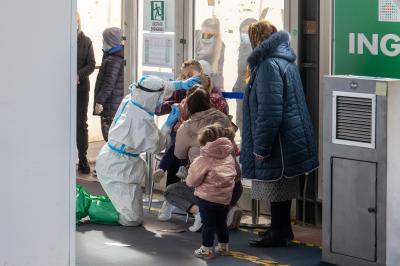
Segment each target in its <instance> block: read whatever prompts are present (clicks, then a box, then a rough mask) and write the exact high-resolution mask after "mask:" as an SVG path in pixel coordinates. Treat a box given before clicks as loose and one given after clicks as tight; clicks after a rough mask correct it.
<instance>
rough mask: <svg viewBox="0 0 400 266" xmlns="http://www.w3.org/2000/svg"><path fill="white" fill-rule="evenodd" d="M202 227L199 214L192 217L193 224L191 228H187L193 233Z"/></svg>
mask: <svg viewBox="0 0 400 266" xmlns="http://www.w3.org/2000/svg"><path fill="white" fill-rule="evenodd" d="M202 226H203V223H202V222H201V216H200V212H199V213H197V214H196V215H195V216H194V223H193V225H192V226H190V227H189V231H190V232H193V233H195V232H198V231H199V230H200V229H201V227H202Z"/></svg>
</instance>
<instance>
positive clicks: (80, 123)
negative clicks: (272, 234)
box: [76, 15, 96, 174]
mask: <svg viewBox="0 0 400 266" xmlns="http://www.w3.org/2000/svg"><path fill="white" fill-rule="evenodd" d="M77 18H78V19H77V23H78V49H77V52H78V61H77V64H78V77H77V82H78V87H77V104H76V107H77V111H76V123H77V124H76V144H77V148H78V154H79V164H78V170H79V171H80V172H81V173H83V174H89V173H90V167H89V163H88V160H87V158H86V154H87V149H88V125H87V119H88V117H87V112H88V104H89V90H90V82H89V76H90V74H92V73H93V71H94V68H95V65H96V61H95V58H94V52H93V45H92V41H91V40H90V39H89V38H88V37H86V36H85V34H84V33H83V32H82V30H81V23H80V18H79V15H78V16H77Z"/></svg>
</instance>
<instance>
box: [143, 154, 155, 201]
mask: <svg viewBox="0 0 400 266" xmlns="http://www.w3.org/2000/svg"><path fill="white" fill-rule="evenodd" d="M146 163H147V175H146V180H145V183H144V185H145V198H146V200H149V199H150V194H151V186H152V184H153V155H152V154H151V153H146Z"/></svg>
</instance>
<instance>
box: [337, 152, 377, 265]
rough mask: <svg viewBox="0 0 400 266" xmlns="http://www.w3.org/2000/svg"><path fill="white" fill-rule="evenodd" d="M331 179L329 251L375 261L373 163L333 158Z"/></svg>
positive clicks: (374, 181) (374, 168)
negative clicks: (330, 243) (330, 244)
mask: <svg viewBox="0 0 400 266" xmlns="http://www.w3.org/2000/svg"><path fill="white" fill-rule="evenodd" d="M354 169H357V171H354ZM331 182H332V246H331V251H332V252H334V253H337V254H342V255H346V256H351V257H355V258H361V259H365V260H368V261H375V260H376V163H370V162H362V161H357V160H348V159H343V158H333V159H332V181H331Z"/></svg>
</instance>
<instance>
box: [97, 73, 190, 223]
mask: <svg viewBox="0 0 400 266" xmlns="http://www.w3.org/2000/svg"><path fill="white" fill-rule="evenodd" d="M195 83H198V82H197V81H196V82H195ZM180 86H182V82H180ZM175 87H176V88H182V87H179V86H177V85H176V82H166V81H163V80H162V79H160V78H158V77H154V76H144V77H142V79H141V80H140V81H139V83H138V84H132V85H131V87H130V88H131V94H130V95H127V96H126V97H125V98H124V100H123V101H122V103H121V105H120V107H119V109H118V111H117V113H116V115H115V118H114V121H113V123H112V124H111V127H110V131H109V135H108V143H106V144H105V145H104V146H103V148H102V149H101V151H100V153H99V155H98V156H97V160H96V171H97V176H98V179H99V181H100V183H101V185H102V187H103V189H104V190H105V192H106V193H107V195H108V196H109V197H110V199H111V202H112V203H113V205H114V207H115V209H116V210H117V211H118V212H119V223H120V224H121V225H125V226H138V225H141V224H142V223H143V199H142V190H141V183H142V181H143V178H144V177H145V175H146V174H147V171H146V170H147V165H146V162H145V161H144V160H143V159H142V158H141V157H140V156H139V155H140V154H141V153H145V152H149V153H154V154H157V153H159V152H161V151H162V150H163V149H164V148H165V146H166V144H167V137H168V136H169V133H170V126H169V125H167V123H166V125H164V126H163V128H162V129H161V130H160V129H158V127H157V125H156V124H155V122H154V111H155V109H156V107H157V105H158V104H160V103H162V99H163V98H164V99H166V98H169V97H170V96H171V94H172V92H173V90H174V89H175Z"/></svg>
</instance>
